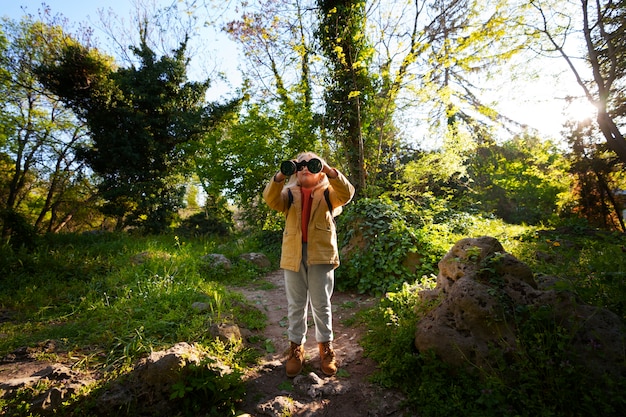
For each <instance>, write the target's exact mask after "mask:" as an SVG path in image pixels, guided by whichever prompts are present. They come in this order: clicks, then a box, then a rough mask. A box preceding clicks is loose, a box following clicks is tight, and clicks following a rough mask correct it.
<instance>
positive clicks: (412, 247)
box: [336, 198, 440, 294]
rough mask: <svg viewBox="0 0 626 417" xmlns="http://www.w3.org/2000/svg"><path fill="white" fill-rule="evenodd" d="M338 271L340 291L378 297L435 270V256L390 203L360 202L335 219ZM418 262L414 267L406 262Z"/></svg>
mask: <svg viewBox="0 0 626 417" xmlns="http://www.w3.org/2000/svg"><path fill="white" fill-rule="evenodd" d="M338 219H339V220H338V234H339V246H340V248H342V254H343V255H342V256H343V258H342V267H341V268H339V269H338V270H337V279H336V282H337V287H338V288H339V289H340V290H345V289H348V288H352V289H356V290H357V291H358V292H360V293H373V294H383V293H385V292H386V291H388V290H390V289H395V288H398V287H399V286H401V285H402V284H403V283H404V282H409V283H411V282H414V281H415V280H416V278H418V277H421V276H422V275H424V274H430V273H432V272H434V271H435V268H436V262H437V259H438V258H439V257H440V254H438V253H437V251H436V250H433V248H432V247H431V245H430V244H429V243H428V241H427V239H426V238H425V236H424V234H423V233H422V232H421V230H419V229H415V228H413V227H411V226H409V225H408V224H407V222H406V220H405V218H404V216H403V214H402V211H401V210H400V208H399V206H398V205H397V204H396V203H394V202H392V201H391V200H389V199H385V198H381V199H369V198H365V199H361V200H359V201H357V202H355V203H354V204H351V205H349V206H348V207H347V209H346V211H345V212H344V213H343V214H342V215H341V216H340V217H339V218H338ZM410 258H413V259H414V260H417V262H416V263H415V264H414V266H413V268H411V265H410V263H407V261H409V260H410Z"/></svg>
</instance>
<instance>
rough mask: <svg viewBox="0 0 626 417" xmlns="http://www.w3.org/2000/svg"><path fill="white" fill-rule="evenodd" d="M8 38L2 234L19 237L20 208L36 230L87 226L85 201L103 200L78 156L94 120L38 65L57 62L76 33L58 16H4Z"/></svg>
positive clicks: (0, 124) (2, 91) (2, 34)
mask: <svg viewBox="0 0 626 417" xmlns="http://www.w3.org/2000/svg"><path fill="white" fill-rule="evenodd" d="M0 38H1V39H3V40H4V42H1V43H0V47H1V48H2V50H1V53H0V95H1V96H2V98H3V100H2V103H0V138H1V139H0V191H1V195H2V197H0V231H1V233H2V238H3V240H4V241H7V240H10V239H11V238H14V237H15V232H14V231H12V230H11V221H12V220H11V219H13V220H15V218H16V216H18V217H20V218H22V219H23V220H25V221H26V222H28V223H30V225H31V227H32V228H33V230H34V231H36V232H46V231H47V232H52V231H58V230H60V229H62V228H67V229H72V228H74V229H79V228H81V227H83V226H84V220H85V216H87V215H89V209H88V208H86V207H85V206H86V205H88V206H91V207H92V206H93V203H92V202H93V201H94V200H95V199H94V196H93V192H92V189H91V186H90V185H91V184H90V183H89V180H88V178H87V177H86V175H85V169H84V166H83V164H81V163H80V162H79V161H77V160H76V149H77V147H79V146H80V145H81V144H84V143H85V141H86V128H85V126H84V125H83V124H82V123H80V122H79V121H78V120H77V119H76V117H75V116H74V115H73V114H72V112H71V111H70V110H68V109H66V108H65V107H64V106H63V104H62V103H61V101H60V100H59V99H58V98H57V97H55V96H53V95H51V94H48V93H47V92H46V91H45V90H44V88H43V87H42V85H41V83H40V82H39V80H38V79H37V76H36V69H37V67H38V66H40V65H44V64H47V63H50V62H51V61H52V60H53V57H54V52H55V50H56V49H58V48H60V46H61V45H63V44H66V43H71V42H74V40H73V39H72V38H71V37H70V36H69V35H68V34H67V33H65V31H64V30H63V28H62V26H61V25H60V24H58V23H57V22H50V23H44V22H41V21H35V20H34V19H33V18H32V17H24V18H23V20H21V21H20V22H13V21H9V20H8V19H3V20H2V22H1V25H0ZM89 203H91V204H89ZM91 211H92V212H93V211H94V210H91ZM4 215H7V216H12V217H5V216H4ZM81 223H83V224H81Z"/></svg>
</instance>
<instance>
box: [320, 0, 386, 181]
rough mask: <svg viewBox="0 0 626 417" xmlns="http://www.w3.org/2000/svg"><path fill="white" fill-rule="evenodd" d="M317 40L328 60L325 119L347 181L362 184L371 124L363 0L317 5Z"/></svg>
mask: <svg viewBox="0 0 626 417" xmlns="http://www.w3.org/2000/svg"><path fill="white" fill-rule="evenodd" d="M318 7H319V14H320V29H319V34H318V38H319V40H320V44H321V47H322V52H323V53H324V55H325V56H326V58H327V59H328V71H329V81H330V83H329V84H328V85H327V86H326V93H325V103H326V117H325V119H326V121H327V123H328V128H329V130H330V131H331V132H332V134H333V135H335V137H336V138H337V139H338V140H339V142H341V143H342V144H343V151H344V153H345V155H346V159H347V160H348V167H349V170H350V175H351V178H352V182H353V183H354V185H355V188H356V189H357V193H358V192H359V190H364V189H365V186H366V167H365V160H366V144H365V138H364V136H365V131H366V130H367V129H368V125H369V123H370V122H371V117H370V112H369V111H368V109H367V106H368V105H370V104H372V100H371V99H372V96H373V93H374V91H373V82H372V78H371V76H370V73H369V69H370V63H371V60H372V54H373V50H372V49H371V47H370V45H368V38H367V36H365V32H366V30H365V22H366V19H365V11H366V9H365V1H362V0H342V1H328V0H319V1H318Z"/></svg>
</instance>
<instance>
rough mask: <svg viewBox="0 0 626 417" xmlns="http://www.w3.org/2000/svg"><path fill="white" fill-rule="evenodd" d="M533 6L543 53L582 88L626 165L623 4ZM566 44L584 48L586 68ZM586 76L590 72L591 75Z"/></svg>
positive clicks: (582, 1)
mask: <svg viewBox="0 0 626 417" xmlns="http://www.w3.org/2000/svg"><path fill="white" fill-rule="evenodd" d="M531 4H532V6H533V8H534V10H535V11H536V12H537V14H538V16H539V18H538V19H537V20H538V24H537V26H536V30H537V31H538V32H539V33H541V34H542V35H543V36H544V37H545V39H547V42H548V46H547V47H546V51H547V52H551V53H556V54H557V55H558V56H560V57H562V58H564V59H565V61H566V62H567V64H568V66H569V68H570V69H571V71H572V72H573V74H574V76H575V77H576V81H577V82H578V84H579V86H580V87H581V88H582V91H583V94H584V97H585V98H586V99H587V100H588V101H589V102H590V103H591V104H593V105H594V106H595V108H596V109H597V113H596V121H597V123H598V127H599V129H600V131H601V132H602V135H603V136H604V138H605V139H606V142H607V145H608V147H609V148H610V149H611V150H612V151H613V152H615V153H616V154H617V155H618V156H619V158H620V160H621V161H622V162H626V139H625V138H624V134H623V129H624V121H625V120H626V110H625V109H626V106H625V105H624V80H625V76H626V66H625V65H624V62H625V60H626V36H625V35H626V4H625V3H624V2H623V1H615V0H591V1H590V0H578V1H576V2H573V6H575V5H576V4H577V7H573V6H572V7H570V8H569V9H566V10H560V9H555V8H554V7H552V5H551V4H548V3H547V2H545V1H539V0H533V1H531ZM570 40H582V42H583V43H584V53H585V60H584V63H585V65H584V67H581V66H580V65H578V62H577V61H578V59H577V55H576V53H578V51H575V52H571V50H570V49H568V48H567V46H568V45H569V43H568V41H570ZM589 71H590V72H589Z"/></svg>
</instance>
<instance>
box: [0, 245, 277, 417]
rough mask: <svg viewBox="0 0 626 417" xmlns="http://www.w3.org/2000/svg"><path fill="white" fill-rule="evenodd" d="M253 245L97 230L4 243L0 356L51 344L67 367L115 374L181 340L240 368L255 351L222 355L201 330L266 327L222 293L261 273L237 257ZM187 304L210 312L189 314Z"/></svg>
mask: <svg viewBox="0 0 626 417" xmlns="http://www.w3.org/2000/svg"><path fill="white" fill-rule="evenodd" d="M252 244H253V243H250V244H248V243H246V242H244V241H243V240H236V239H235V240H232V243H225V242H220V241H216V240H215V241H213V240H203V239H195V240H189V241H183V240H181V239H180V238H179V237H177V236H159V237H135V236H129V235H126V234H102V235H81V236H69V235H67V236H63V235H61V236H49V237H47V238H46V239H45V244H42V245H41V246H39V247H38V248H37V250H36V251H34V252H31V253H28V252H14V251H13V250H11V249H10V248H8V247H3V248H1V249H0V252H1V253H0V258H1V260H0V276H2V277H3V278H2V281H0V309H1V310H2V311H3V313H4V314H5V315H7V316H8V317H10V320H7V321H5V322H3V323H1V324H0V334H1V335H2V337H0V356H5V355H7V354H8V353H10V352H12V351H14V350H15V349H17V348H20V347H23V346H29V347H35V346H38V345H40V344H42V343H44V342H45V341H48V340H53V341H55V342H56V345H57V350H60V351H64V352H67V355H69V356H71V358H72V361H73V362H75V363H76V364H75V365H74V366H75V367H78V368H79V369H80V368H89V369H90V370H99V371H100V372H103V373H105V374H110V375H117V374H120V373H123V372H124V371H125V370H126V369H129V367H130V365H132V364H133V363H135V362H136V361H137V360H138V359H140V358H142V357H145V356H146V355H148V354H149V353H150V352H151V351H153V350H161V349H166V348H169V347H171V346H172V345H174V344H175V343H178V342H183V341H186V342H189V343H195V344H200V345H201V346H204V347H205V348H206V349H207V350H208V351H209V352H210V353H212V354H213V355H215V356H217V357H219V358H221V359H222V360H223V361H224V362H226V363H228V364H229V365H231V366H232V367H233V368H234V369H244V368H245V367H246V366H247V365H248V363H249V362H250V361H253V360H254V353H253V352H250V351H249V350H245V349H244V350H240V349H236V350H232V351H230V350H229V347H228V346H226V347H224V346H223V345H220V344H219V343H216V341H215V340H213V339H212V337H211V335H210V333H209V331H208V329H209V327H210V326H211V324H213V323H219V322H224V321H226V322H235V323H236V324H238V325H239V326H240V327H244V328H247V329H251V330H255V329H262V328H263V327H264V326H265V322H266V317H265V316H264V315H263V314H262V313H260V312H259V311H258V309H256V308H254V307H253V306H250V305H249V304H248V303H247V302H246V300H244V298H243V297H242V296H241V295H239V294H237V293H235V292H232V291H230V290H229V289H228V288H229V287H230V286H234V285H240V284H242V283H245V282H249V281H251V280H253V279H256V278H258V277H259V276H261V275H262V274H264V273H265V272H267V271H263V270H261V269H259V268H257V267H255V266H254V265H252V264H250V263H249V262H246V261H243V260H240V259H239V255H240V254H241V253H244V252H245V251H252V250H253V249H254V247H253V246H250V245H252ZM208 253H222V254H225V255H226V256H228V257H229V258H230V259H231V261H232V263H233V265H232V268H231V269H230V270H228V271H225V270H224V269H222V268H211V267H210V266H209V265H207V263H206V261H205V260H203V256H204V255H206V254H208ZM270 255H271V254H270ZM194 302H203V303H206V304H208V305H209V306H210V308H209V309H208V310H206V311H203V312H197V311H196V310H194V309H193V308H192V307H191V306H192V304H193V303H194ZM54 355H55V354H53V355H52V356H53V357H52V358H50V359H53V358H54ZM104 379H106V378H104ZM93 389H97V387H94V388H93ZM35 394H36V393H32V395H35ZM23 395H25V394H23ZM18 397H19V396H18ZM2 401H4V400H2ZM2 401H0V406H2V405H3V404H2ZM15 401H17V400H15ZM14 405H15V404H14ZM4 406H5V407H6V404H4ZM11 410H13V411H15V408H12V409H11ZM24 415H28V414H24Z"/></svg>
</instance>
